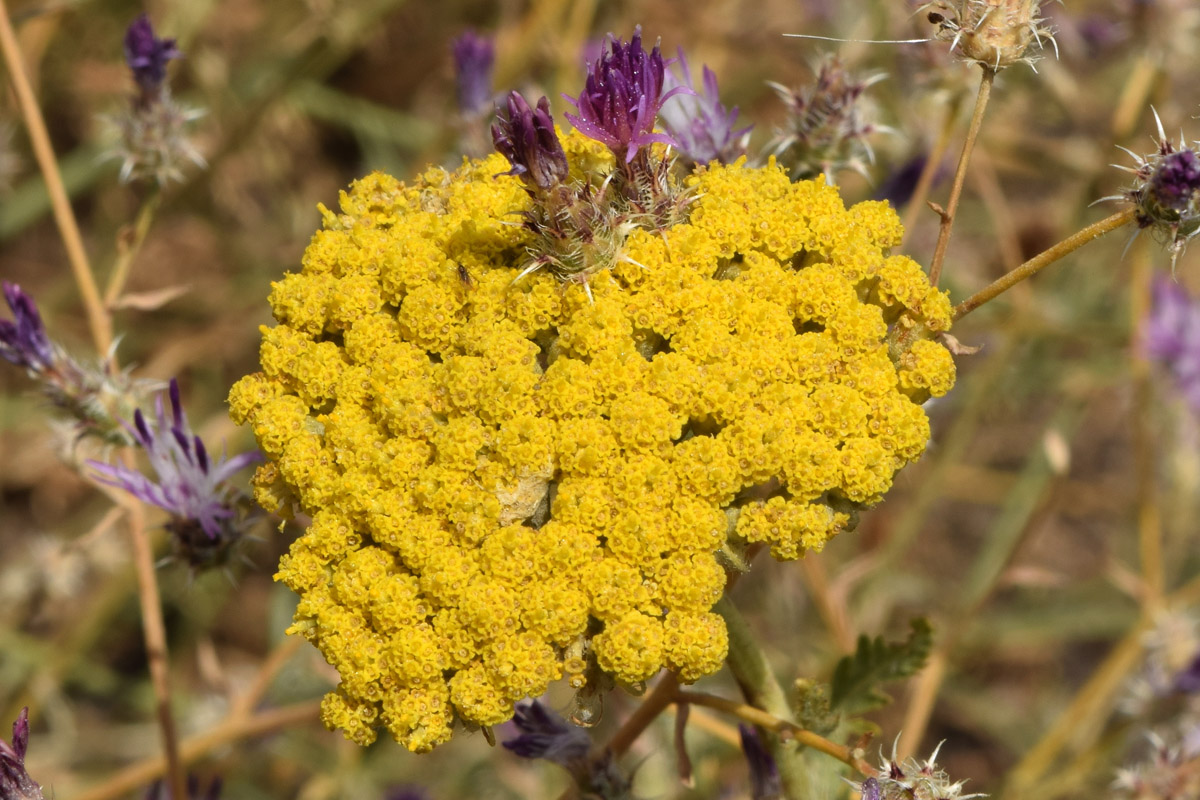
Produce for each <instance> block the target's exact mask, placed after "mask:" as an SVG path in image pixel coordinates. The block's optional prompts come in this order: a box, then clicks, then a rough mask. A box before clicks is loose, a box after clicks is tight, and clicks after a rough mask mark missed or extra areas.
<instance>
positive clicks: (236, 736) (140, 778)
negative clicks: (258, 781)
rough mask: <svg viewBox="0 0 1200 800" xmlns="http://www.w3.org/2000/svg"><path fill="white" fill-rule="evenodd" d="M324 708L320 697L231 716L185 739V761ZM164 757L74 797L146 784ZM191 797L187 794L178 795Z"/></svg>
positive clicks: (104, 796) (110, 794)
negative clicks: (250, 713)
mask: <svg viewBox="0 0 1200 800" xmlns="http://www.w3.org/2000/svg"><path fill="white" fill-rule="evenodd" d="M320 711H321V702H320V701H319V700H316V701H311V702H305V703H296V704H294V705H290V706H284V707H283V708H273V709H271V710H269V711H263V712H262V713H260V714H255V715H254V716H253V717H236V718H235V717H230V718H227V719H226V720H225V722H223V723H221V724H220V725H218V726H217V727H215V728H212V729H211V730H208V731H205V732H204V733H201V734H197V735H196V736H193V737H192V738H190V739H188V740H186V741H185V742H184V743H183V747H182V748H181V751H182V755H183V760H184V761H185V762H188V763H190V762H192V761H195V760H196V759H198V758H200V757H201V756H203V755H204V754H206V753H209V752H211V751H212V750H215V749H217V748H218V747H221V746H222V745H227V744H230V743H231V742H236V741H239V740H241V739H250V738H253V737H255V736H262V735H264V734H267V733H271V732H272V731H276V730H281V729H283V728H288V727H290V726H292V725H296V724H299V723H303V722H316V721H317V719H318V717H319V714H320ZM165 768H166V761H165V760H164V759H163V758H162V757H157V758H151V759H147V760H146V761H141V762H139V763H137V764H133V765H132V766H129V767H126V768H125V769H123V770H121V771H120V772H118V773H117V774H116V775H113V776H112V777H111V778H109V779H108V780H107V781H105V782H104V783H102V784H100V785H99V786H96V787H94V788H92V789H89V790H87V791H85V792H82V793H80V794H78V795H76V796H75V800H113V798H117V797H121V796H123V795H126V794H128V793H130V792H132V791H133V790H135V789H137V788H139V787H144V786H145V785H146V784H148V783H150V782H151V781H153V780H155V779H156V778H158V777H159V776H161V775H162V774H163V771H164V770H165ZM176 797H188V795H186V794H184V795H176Z"/></svg>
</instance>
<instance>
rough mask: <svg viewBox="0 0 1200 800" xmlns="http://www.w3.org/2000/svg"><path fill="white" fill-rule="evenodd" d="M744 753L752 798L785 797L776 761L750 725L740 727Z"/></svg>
mask: <svg viewBox="0 0 1200 800" xmlns="http://www.w3.org/2000/svg"><path fill="white" fill-rule="evenodd" d="M738 733H740V734H741V739H742V752H743V753H745V754H746V761H747V763H749V765H750V797H751V798H753V800H778V798H780V797H783V784H782V783H781V782H780V779H779V768H778V767H777V766H776V765H775V759H774V758H772V757H771V754H770V753H769V752H767V748H766V747H764V746H763V742H762V739H761V738H760V737H759V735H758V731H757V730H756V729H754V728H752V727H750V726H749V725H738Z"/></svg>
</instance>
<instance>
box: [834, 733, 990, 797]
mask: <svg viewBox="0 0 1200 800" xmlns="http://www.w3.org/2000/svg"><path fill="white" fill-rule="evenodd" d="M942 744H945V742H943V743H942ZM941 749H942V745H941V744H939V745H938V746H937V747H936V748H934V751H933V754H932V755H930V756H929V758H927V759H926V760H924V761H921V760H920V759H917V758H906V759H904V760H903V761H900V760H898V759H897V758H896V753H895V749H894V748H893V752H892V757H891V758H883V759H881V765H880V768H879V774H878V775H877V776H876V777H874V778H869V779H867V780H866V781H864V782H863V783H861V784H857V788H858V790H859V791H860V792H861V793H862V795H863V800H867V798H868V797H870V798H872V799H873V800H969V798H972V797H987V795H985V794H978V793H976V794H963V793H962V791H963V785H964V784H965V783H966V782H965V781H952V780H951V779H950V776H949V775H947V774H946V772H945V770H942V769H941V768H939V767H938V765H937V757H938V753H939V752H941Z"/></svg>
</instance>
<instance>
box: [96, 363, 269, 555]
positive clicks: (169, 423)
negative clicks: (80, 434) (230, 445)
mask: <svg viewBox="0 0 1200 800" xmlns="http://www.w3.org/2000/svg"><path fill="white" fill-rule="evenodd" d="M168 394H169V396H170V400H171V416H170V417H169V418H168V416H167V414H166V411H165V409H164V408H163V398H162V395H159V397H158V398H157V399H156V401H155V422H156V425H155V426H154V427H153V428H152V427H151V426H150V424H148V423H147V421H146V418H145V415H143V414H142V412H141V411H140V410H138V411H136V412H135V413H134V417H133V425H126V428H127V429H128V430H129V432H130V433H131V434H132V435H133V438H134V440H135V441H136V442H137V443H138V444H140V445H141V446H142V448H143V449H144V450H145V451H146V455H147V456H148V457H149V459H150V465H151V466H152V467H153V468H154V472H155V474H156V475H157V477H158V482H157V483H156V482H154V481H152V480H150V479H149V478H147V477H146V476H144V475H142V473H140V472H138V471H137V470H134V469H130V468H128V467H125V466H121V465H116V464H105V463H103V462H99V461H89V462H88V465H89V466H90V467H91V468H92V469H93V470H94V471H95V473H96V479H97V480H98V481H100V482H101V483H106V484H108V485H110V486H117V487H120V488H122V489H124V490H125V491H127V492H129V493H130V494H132V495H134V496H135V497H137V498H138V499H140V500H142V501H143V502H146V503H150V504H151V505H156V506H158V507H159V508H162V509H165V510H166V511H169V512H170V513H171V514H172V517H173V518H172V520H171V522H170V523H168V525H167V528H168V530H170V531H171V533H172V534H174V536H175V544H176V546H177V548H178V549H179V550H180V551H181V552H182V554H183V555H184V556H185V557H186V558H187V560H188V561H189V562H190V563H192V564H193V565H195V566H201V565H205V564H207V563H209V562H211V561H213V560H216V559H218V558H219V557H221V556H222V555H224V554H225V553H226V552H227V551H228V549H229V548H230V547H231V546H232V545H233V544H234V543H236V541H237V540H238V539H240V538H241V531H240V530H238V527H237V525H236V524H235V520H236V519H237V516H238V515H237V512H236V510H235V509H234V507H233V506H234V503H235V502H236V499H237V495H238V492H237V491H236V490H235V489H233V488H232V487H231V486H230V485H229V484H228V483H227V481H228V480H229V478H231V477H232V476H233V474H234V473H236V472H237V471H239V470H241V469H243V468H244V467H246V466H248V465H250V464H252V463H254V462H256V461H259V460H261V458H262V456H261V454H260V453H258V452H257V451H251V452H248V453H242V454H240V455H236V456H234V457H233V458H226V457H225V455H224V453H222V455H221V457H220V458H218V459H216V461H215V462H214V461H212V460H211V459H210V458H209V455H208V450H207V449H206V448H205V447H204V443H203V442H202V441H201V440H200V437H199V436H196V435H195V434H193V433H192V430H191V427H190V426H189V425H188V421H187V416H186V415H185V414H184V413H183V407H182V405H181V403H180V400H179V384H178V382H176V381H175V380H174V379H172V380H171V386H170V391H169V393H168Z"/></svg>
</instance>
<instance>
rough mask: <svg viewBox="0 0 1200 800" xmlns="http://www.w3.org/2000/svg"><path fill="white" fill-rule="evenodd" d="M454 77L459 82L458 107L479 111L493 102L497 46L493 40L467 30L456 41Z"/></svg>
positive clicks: (468, 113) (463, 109)
mask: <svg viewBox="0 0 1200 800" xmlns="http://www.w3.org/2000/svg"><path fill="white" fill-rule="evenodd" d="M451 49H452V51H453V53H454V77H455V82H456V83H457V85H458V110H459V111H460V112H462V113H463V114H465V115H472V114H479V113H481V112H483V111H484V110H485V109H487V108H489V107H491V105H492V67H493V65H494V64H495V63H496V48H495V46H494V45H493V44H492V40H491V39H489V38H487V37H486V36H479V35H477V34H476V33H475V32H474V31H471V30H468V31H464V32H463V34H462V36H459V37H458V38H457V39H455V40H454V45H453V47H452V48H451Z"/></svg>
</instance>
